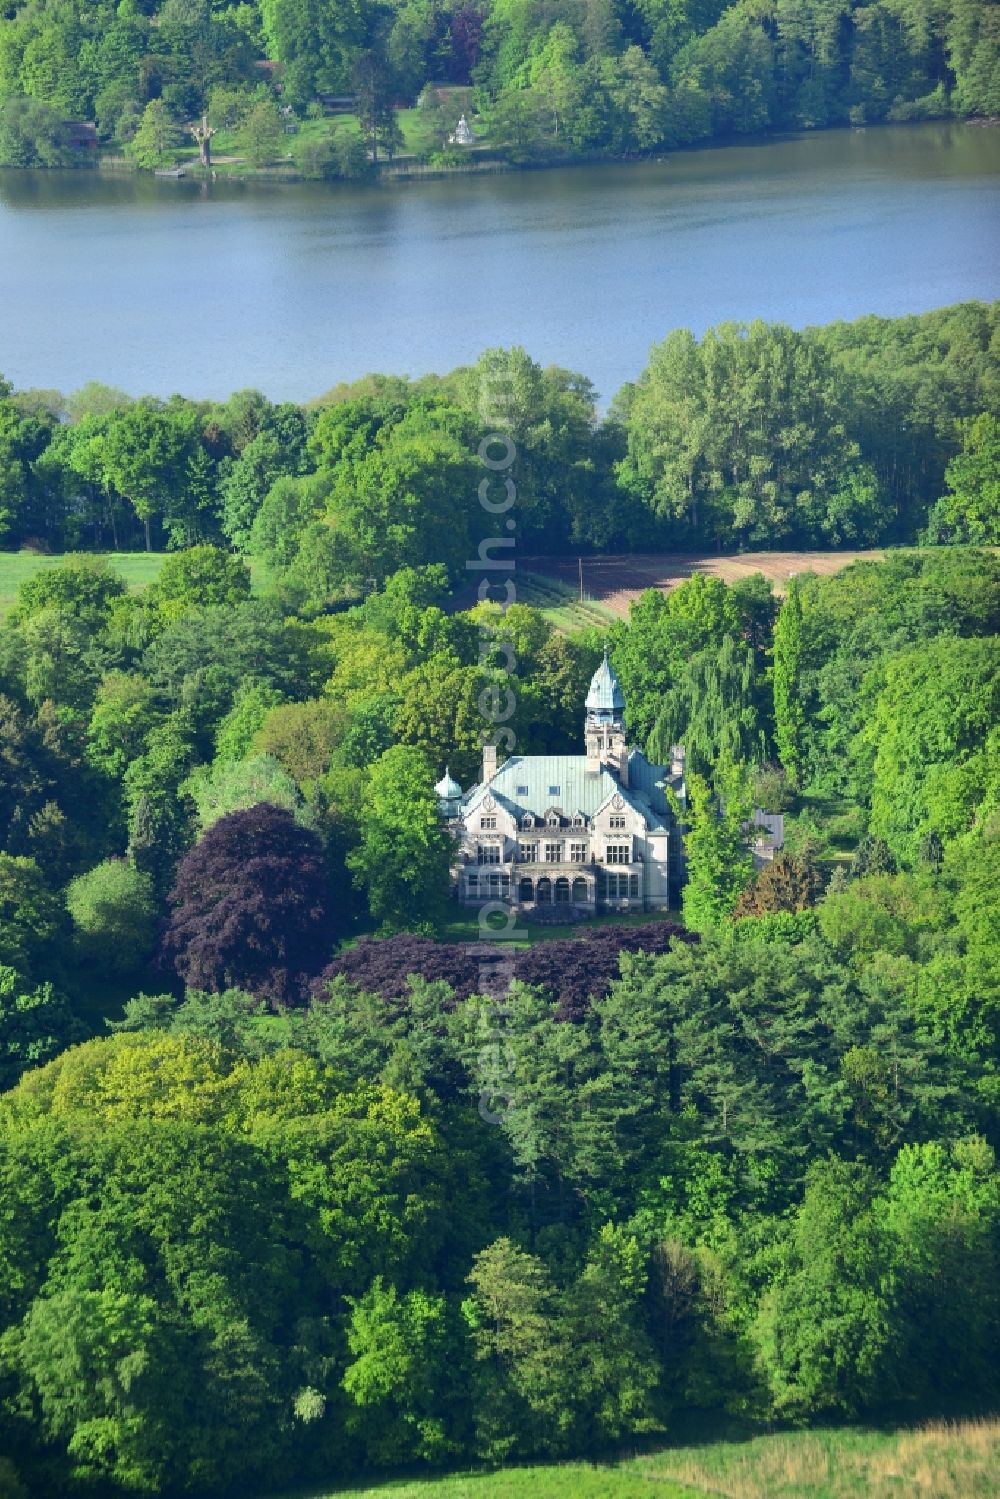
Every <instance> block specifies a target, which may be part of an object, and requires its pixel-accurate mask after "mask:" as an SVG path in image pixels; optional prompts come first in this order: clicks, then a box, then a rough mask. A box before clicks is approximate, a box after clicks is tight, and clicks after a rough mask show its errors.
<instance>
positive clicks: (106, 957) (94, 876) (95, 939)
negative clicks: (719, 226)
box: [66, 859, 159, 975]
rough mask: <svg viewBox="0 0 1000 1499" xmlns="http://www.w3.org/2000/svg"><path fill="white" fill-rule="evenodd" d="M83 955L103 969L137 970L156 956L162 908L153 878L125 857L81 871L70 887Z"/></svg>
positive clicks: (69, 898)
mask: <svg viewBox="0 0 1000 1499" xmlns="http://www.w3.org/2000/svg"><path fill="white" fill-rule="evenodd" d="M66 905H67V908H68V910H69V914H70V916H71V918H72V921H73V928H74V943H75V946H76V950H77V952H78V954H79V956H80V959H81V960H82V961H83V962H84V963H87V964H89V965H91V966H92V967H94V968H95V969H97V970H98V971H99V972H101V973H106V974H112V975H123V974H134V973H136V972H137V971H138V970H139V969H141V968H142V967H143V965H144V964H145V962H146V961H147V959H148V958H149V957H150V956H151V954H152V951H153V946H154V943H155V940H156V923H157V917H158V914H159V913H158V910H157V905H156V900H155V896H154V891H153V882H152V880H151V878H150V877H149V875H148V874H143V873H142V871H141V870H138V869H136V868H135V867H134V865H132V864H130V863H128V861H127V860H125V859H108V860H106V861H105V862H104V863H103V864H98V865H97V866H96V868H94V869H91V870H88V872H87V873H86V874H80V875H77V877H76V879H75V880H71V881H70V884H69V886H68V887H67V890H66Z"/></svg>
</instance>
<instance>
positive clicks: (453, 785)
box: [434, 765, 462, 818]
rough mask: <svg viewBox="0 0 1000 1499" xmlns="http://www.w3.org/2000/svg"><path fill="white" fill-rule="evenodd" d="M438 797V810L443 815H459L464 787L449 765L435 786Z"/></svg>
mask: <svg viewBox="0 0 1000 1499" xmlns="http://www.w3.org/2000/svg"><path fill="white" fill-rule="evenodd" d="M434 790H435V791H436V792H437V798H438V811H439V812H440V813H441V816H442V817H449V818H450V817H457V816H458V814H459V811H460V810H461V805H462V788H461V786H460V785H459V784H458V782H457V781H456V780H455V777H454V776H453V775H451V774H450V773H449V770H448V767H447V765H446V766H445V768H444V775H443V776H442V777H441V779H440V781H438V783H437V785H436V786H435V787H434Z"/></svg>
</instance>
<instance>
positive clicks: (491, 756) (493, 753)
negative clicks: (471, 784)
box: [483, 744, 497, 785]
mask: <svg viewBox="0 0 1000 1499" xmlns="http://www.w3.org/2000/svg"><path fill="white" fill-rule="evenodd" d="M496 773H497V747H496V745H495V744H484V745H483V784H484V785H485V784H486V782H487V781H491V780H492V779H493V777H494V776H495V775H496Z"/></svg>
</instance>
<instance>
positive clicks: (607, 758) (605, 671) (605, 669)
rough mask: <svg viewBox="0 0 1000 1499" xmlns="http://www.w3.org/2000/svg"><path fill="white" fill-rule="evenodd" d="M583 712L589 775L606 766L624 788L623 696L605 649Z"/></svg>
mask: <svg viewBox="0 0 1000 1499" xmlns="http://www.w3.org/2000/svg"><path fill="white" fill-rule="evenodd" d="M586 708H587V716H586V718H585V719H584V724H583V732H584V738H585V740H586V744H587V769H588V771H597V770H599V769H600V767H601V765H609V766H611V767H612V768H613V769H615V770H617V772H618V775H619V777H620V779H621V780H622V781H623V782H624V784H625V785H627V784H628V750H627V747H626V743H625V694H624V693H623V692H622V684H621V682H619V680H618V678H617V676H616V675H615V669H614V667H613V666H612V665H611V662H610V661H609V660H608V648H607V646H605V647H604V660H603V661H602V662H601V664H600V666H599V667H598V668H597V670H596V671H595V672H594V675H593V677H592V678H591V682H590V690H589V691H588V693H587V702H586Z"/></svg>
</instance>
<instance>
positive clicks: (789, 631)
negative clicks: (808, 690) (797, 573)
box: [772, 578, 805, 786]
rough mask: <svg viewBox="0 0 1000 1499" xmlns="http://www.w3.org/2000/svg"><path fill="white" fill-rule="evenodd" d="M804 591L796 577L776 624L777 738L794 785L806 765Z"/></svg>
mask: <svg viewBox="0 0 1000 1499" xmlns="http://www.w3.org/2000/svg"><path fill="white" fill-rule="evenodd" d="M802 637H803V620H802V595H801V593H800V591H799V585H798V582H797V581H796V579H795V578H792V579H791V581H790V582H789V585H788V593H787V595H786V596H785V600H784V602H783V604H782V606H781V611H780V613H779V614H778V619H777V623H776V624H775V627H774V674H773V679H772V683H773V692H774V738H775V742H776V743H777V746H778V754H779V755H780V756H781V763H782V765H783V766H784V767H785V771H786V772H787V775H788V779H789V781H790V782H791V784H792V786H796V785H797V784H798V783H799V781H800V779H801V776H802V772H803V769H804V745H803V727H804V716H805V712H804V707H803V703H802V696H801V694H802V687H801V681H800V676H801V671H802V660H803V641H802Z"/></svg>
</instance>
